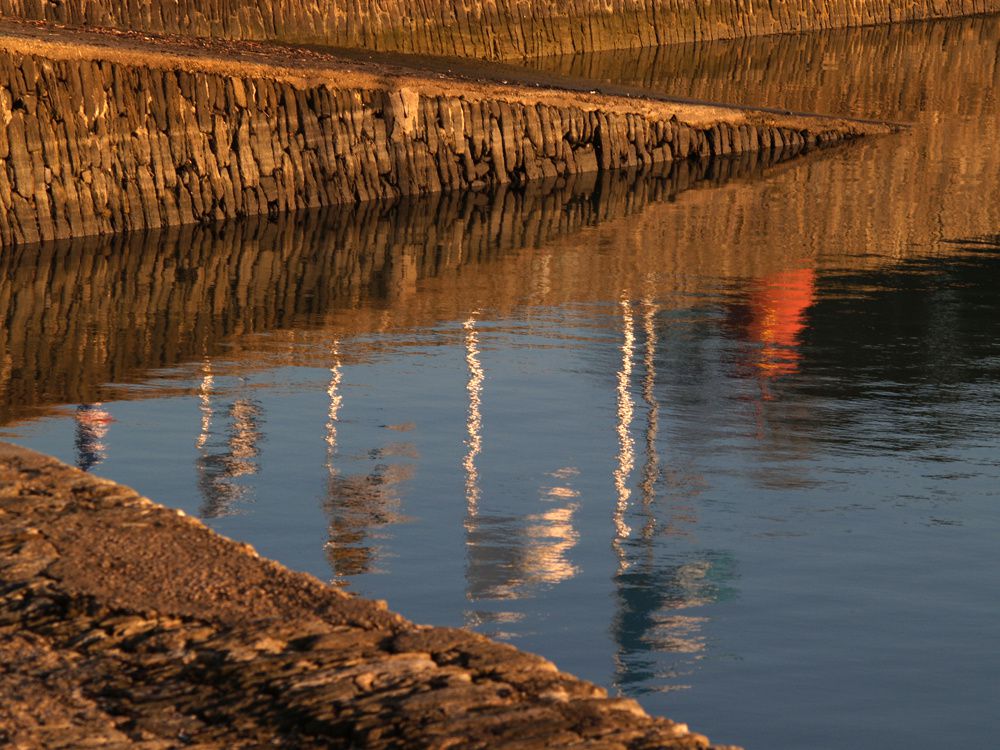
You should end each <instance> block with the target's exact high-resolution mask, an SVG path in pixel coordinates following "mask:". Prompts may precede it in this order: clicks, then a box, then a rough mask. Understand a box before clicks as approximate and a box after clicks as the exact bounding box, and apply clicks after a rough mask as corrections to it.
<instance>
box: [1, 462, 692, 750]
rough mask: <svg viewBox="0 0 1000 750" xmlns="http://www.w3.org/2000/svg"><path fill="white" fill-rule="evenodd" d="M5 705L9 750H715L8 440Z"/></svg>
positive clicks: (559, 677) (587, 688)
mask: <svg viewBox="0 0 1000 750" xmlns="http://www.w3.org/2000/svg"><path fill="white" fill-rule="evenodd" d="M0 695H2V696H3V700H2V701H0V743H2V744H3V745H4V746H5V747H13V748H37V747H48V748H61V747H65V748H78V747H96V746H101V747H111V748H126V747H128V748H131V747H141V748H157V749H161V748H175V747H188V746H197V747H204V748H210V747H211V748H216V747H218V748H221V747H226V748H251V747H265V746H267V747H331V748H348V747H350V748H372V749H375V748H402V747H407V748H442V749H443V748H487V747H488V748H515V747H516V748H559V747H574V748H594V749H596V748H607V749H608V750H611V749H612V748H614V749H615V750H627V749H634V750H647V749H648V750H652V748H676V749H678V750H681V749H685V750H694V749H695V748H707V747H708V746H709V743H708V740H707V739H706V738H705V737H704V736H702V735H699V734H695V733H692V732H690V731H688V728H687V727H686V726H685V725H683V724H676V723H674V722H671V721H668V720H666V719H655V718H651V717H649V716H648V715H647V714H646V713H645V712H644V711H643V710H642V709H641V708H640V707H639V705H638V704H637V703H635V701H632V700H629V699H621V698H617V699H616V698H608V697H607V695H606V693H605V691H604V690H602V689H601V688H599V687H597V686H595V685H592V684H590V683H587V682H584V681H582V680H579V679H576V678H574V677H571V676H569V675H566V674H563V673H561V672H559V671H558V670H557V669H556V668H555V667H554V666H553V665H552V664H551V663H550V662H548V661H546V660H545V659H542V658H540V657H538V656H533V655H530V654H526V653H523V652H521V651H518V650H517V649H515V648H513V647H511V646H507V645H502V644H499V643H496V642H493V641H490V640H489V639H487V638H484V637H483V636H480V635H476V634H474V633H470V632H467V631H462V630H454V629H445V628H427V627H420V626H416V625H414V624H413V623H410V622H408V621H406V620H404V619H403V618H402V617H400V616H399V615H396V614H393V613H391V612H389V611H387V610H386V609H385V607H384V605H380V603H378V602H371V601H366V600H363V599H358V598H355V597H352V596H348V595H347V594H344V593H342V592H339V591H337V590H336V589H332V588H330V587H327V586H324V585H323V584H322V583H320V582H319V581H317V580H316V579H314V578H312V577H310V576H306V575H302V574H297V573H292V572H290V571H288V570H287V569H285V568H283V567H281V566H279V565H277V564H276V563H272V562H269V561H266V560H262V559H260V558H259V557H258V556H257V555H256V554H255V553H254V552H253V551H252V550H250V549H249V548H248V547H246V546H245V545H240V544H237V543H235V542H231V541H229V540H226V539H223V538H222V537H219V536H218V535H216V534H214V533H212V532H211V531H209V530H208V529H207V528H206V527H205V526H203V525H202V524H200V523H198V522H197V521H193V520H191V519H188V518H186V517H181V516H179V515H178V514H176V513H175V512H173V511H170V510H168V509H166V508H163V507H162V506H157V505H155V504H153V503H152V502H150V501H149V500H146V499H145V498H142V497H140V496H139V495H137V494H136V493H135V492H133V491H131V490H129V489H127V488H125V487H122V486H120V485H116V484H114V483H112V482H108V481H106V480H101V479H97V478H95V477H93V476H90V475H87V474H83V473H82V472H79V471H76V470H74V469H71V468H69V467H67V466H65V465H63V464H60V463H59V462H58V461H55V460H54V459H49V458H46V457H44V456H40V455H39V454H36V453H32V452H29V451H24V450H21V449H18V448H15V447H14V446H10V445H6V444H3V445H0Z"/></svg>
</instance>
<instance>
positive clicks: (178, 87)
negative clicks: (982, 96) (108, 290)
mask: <svg viewBox="0 0 1000 750" xmlns="http://www.w3.org/2000/svg"><path fill="white" fill-rule="evenodd" d="M0 117H2V118H3V123H4V126H3V127H0V204H2V205H0V244H2V245H13V244H22V243H32V242H36V241H39V240H51V239H58V238H65V237H70V236H79V235H86V234H108V233H117V232H123V231H130V230H136V229H144V228H155V227H160V226H166V225H177V224H187V223H196V222H208V221H214V220H219V219H225V218H231V217H239V216H250V215H256V214H269V215H275V214H277V213H280V212H283V211H290V210H295V209H302V208H311V207H316V206H321V205H331V204H340V203H352V202H360V201H365V200H370V199H393V198H397V197H399V196H402V195H420V194H426V193H433V192H438V191H441V190H449V189H452V190H453V189H472V190H481V189H486V188H489V187H494V186H497V185H503V184H515V185H518V184H522V183H525V182H529V181H533V180H539V179H543V178H550V179H556V180H558V179H565V178H566V177H568V176H570V175H574V174H581V173H587V172H593V171H602V170H610V169H636V170H644V169H649V168H651V167H653V166H655V165H658V164H666V163H670V162H673V161H678V160H685V159H696V158H703V157H708V156H713V155H728V154H739V153H744V152H748V151H762V152H764V153H766V154H767V155H768V156H769V158H771V157H773V156H774V155H778V156H780V155H782V154H786V153H787V154H794V153H798V152H801V151H803V150H807V149H809V148H812V147H814V146H816V145H822V144H827V143H831V142H836V141H840V140H844V139H849V138H853V137H856V136H859V135H865V134H871V133H884V132H888V131H889V130H890V129H891V128H890V127H889V126H887V125H883V124H878V123H870V122H863V121H857V120H844V119H836V118H826V117H819V116H807V115H793V114H791V113H789V114H778V113H773V112H760V111H754V110H747V109H737V108H728V107H722V106H707V105H705V106H701V105H691V104H682V103H676V102H669V101H654V100H636V99H629V98H625V97H611V96H602V95H599V94H586V93H579V92H567V91H559V90H554V89H549V90H545V89H535V88H528V87H519V86H514V85H511V86H503V85H498V84H493V83H482V82H480V83H476V82H474V81H470V80H462V79H457V78H445V77H442V76H428V75H421V74H420V73H418V72H415V71H409V70H402V69H391V68H387V67H386V66H384V65H366V64H363V63H351V64H350V65H346V64H345V63H344V61H342V60H338V59H337V58H334V57H330V56H328V55H324V54H319V53H307V52H306V51H304V50H295V49H285V50H275V49H274V48H272V47H268V46H263V47H262V46H258V45H253V44H250V43H239V44H222V43H214V44H212V43H207V42H202V41H195V40H185V39H177V38H174V39H170V40H164V39H158V40H157V39H148V38H146V37H141V38H140V37H138V36H137V35H130V34H111V33H101V34H98V33H89V32H87V33H85V32H67V31H61V30H56V29H51V28H45V27H36V26H31V25H24V24H13V23H5V24H2V25H0Z"/></svg>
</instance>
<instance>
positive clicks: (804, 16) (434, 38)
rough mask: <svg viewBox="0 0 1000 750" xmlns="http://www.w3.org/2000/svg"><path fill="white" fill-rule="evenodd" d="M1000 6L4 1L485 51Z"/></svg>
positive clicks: (639, 0)
mask: <svg viewBox="0 0 1000 750" xmlns="http://www.w3.org/2000/svg"><path fill="white" fill-rule="evenodd" d="M998 11H1000V0H770V1H769V0H714V1H712V2H709V1H708V0H563V1H561V2H556V1H555V0H484V1H483V2H467V1H466V0H365V1H364V2H356V1H355V0H126V1H125V2H122V1H121V0H60V2H53V1H50V0H0V15H4V16H8V17H14V18H27V19H35V20H46V21H54V22H57V23H64V24H70V25H96V26H104V27H111V28H116V29H126V30H136V31H147V32H154V33H158V32H162V33H176V34H187V35H194V36H211V37H220V38H226V39H256V40H279V41H284V42H298V43H305V42H308V43H317V44H326V45H334V46H344V47H360V48H364V49H371V50H390V51H398V52H416V53H426V54H437V55H457V56H467V57H477V58H485V59H493V60H499V59H514V58H520V57H525V56H534V55H547V54H560V53H570V52H581V51H595V50H607V49H624V48H634V47H640V46H650V45H657V44H670V43H675V42H690V41H700V40H707V39H732V38H738V37H746V36H756V35H761V34H776V33H787V32H798V31H811V30H816V29H831V28H843V27H848V26H864V25H871V24H877V23H890V22H898V21H908V20H919V19H931V18H948V17H955V16H963V15H971V14H976V13H991V12H998Z"/></svg>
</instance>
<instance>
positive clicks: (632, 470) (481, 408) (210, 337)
mask: <svg viewBox="0 0 1000 750" xmlns="http://www.w3.org/2000/svg"><path fill="white" fill-rule="evenodd" d="M998 60H1000V22H998V21H995V20H983V19H973V20H968V21H961V22H953V23H951V22H950V23H942V24H932V25H922V26H913V27H904V28H893V29H870V30H862V31H856V32H844V33H835V34H824V35H809V36H801V37H783V38H768V39H758V40H751V41H745V42H739V43H720V44H711V45H703V46H700V47H674V48H669V49H662V50H654V51H650V52H647V53H636V54H633V55H631V56H630V55H629V54H622V53H615V54H613V55H592V56H586V57H576V58H560V59H548V60H540V61H536V62H535V63H534V65H535V66H536V67H539V68H541V69H543V70H546V71H551V72H556V73H559V74H563V75H572V76H579V77H583V78H587V79H591V80H601V81H613V82H616V83H623V84H627V85H635V86H643V87H647V88H650V89H655V90H657V91H661V92H667V93H671V94H676V95H680V96H687V97H695V98H703V99H722V100H730V101H737V100H738V101H743V102H746V103H750V104H768V105H773V106H780V107H787V108H790V109H805V110H818V111H826V112H835V113H845V114H857V115H865V116H876V117H887V118H892V119H896V120H904V121H908V122H912V123H914V127H913V128H912V130H911V131H910V132H908V133H906V134H904V135H901V136H898V137H892V138H880V139H875V140H870V141H868V142H864V143H859V144H857V145H854V146H851V147H848V148H843V149H838V150H833V151H824V152H821V153H818V154H813V155H810V156H808V157H806V158H804V159H795V160H791V161H788V162H785V163H780V164H770V165H764V164H758V163H756V162H754V161H753V160H751V159H746V160H743V161H741V162H737V163H726V164H714V165H701V166H692V167H690V168H687V167H686V168H685V170H684V171H682V172H675V173H673V174H671V175H662V176H659V177H650V176H634V175H632V176H629V175H618V176H615V177H613V178H607V179H604V180H602V181H595V180H594V179H593V178H589V179H584V180H580V181H578V182H576V183H573V184H570V185H565V186H541V187H538V188H533V189H532V191H530V192H529V193H524V194H518V193H514V192H508V193H501V194H498V195H496V196H492V197H481V196H480V197H474V196H445V197H437V198H432V199H427V200H423V201H413V202H409V203H405V204H400V205H397V206H392V207H390V206H378V205H371V206H364V207H361V208H356V209H344V210H339V211H332V212H327V213H322V214H311V215H305V216H300V217H294V218H289V217H285V218H283V219H282V220H281V221H279V222H277V223H273V224H266V223H249V224H243V225H225V226H221V227H216V228H189V229H183V230H177V231H173V232H164V233H161V234H153V235H148V236H144V237H132V238H125V239H123V238H117V239H105V240H90V241H85V242H78V243H67V244H62V245H56V246H51V247H45V248H35V249H27V250H22V251H19V252H18V253H17V254H14V255H13V256H11V257H6V258H4V259H3V266H4V267H3V273H2V274H0V309H3V311H4V314H5V321H6V324H5V326H4V327H3V328H2V329H0V345H2V351H3V359H2V361H0V419H2V421H3V424H4V425H5V427H4V428H3V430H2V435H3V437H5V438H7V439H11V440H14V441H16V442H19V443H21V444H24V445H28V446H30V447H33V448H37V449H39V450H42V451H45V452H48V453H52V454H54V455H57V456H59V457H60V458H62V459H64V460H66V461H68V462H71V463H75V464H77V465H79V466H81V467H83V468H86V469H88V470H91V471H94V472H96V473H99V474H102V475H105V476H108V477H111V478H114V479H116V480H119V481H122V482H125V483H127V484H131V485H133V486H135V487H137V488H138V489H139V490H141V491H142V492H144V493H146V494H148V495H150V496H152V497H154V498H156V499H158V500H160V501H163V502H166V503H168V504H172V505H175V506H176V507H179V508H183V509H184V510H186V511H187V512H189V513H192V514H197V515H199V516H200V517H202V518H203V519H205V520H206V521H207V522H208V523H209V524H211V525H212V526H213V527H214V528H216V529H218V530H219V531H221V532H222V533H224V534H227V535H230V536H233V537H236V538H238V539H242V540H246V541H249V542H251V543H252V544H254V545H255V546H256V547H257V548H258V549H259V550H260V551H261V553H263V554H265V555H268V556H271V557H274V558H277V559H279V560H281V561H283V562H285V563H286V564H288V565H290V566H292V567H294V568H297V569H301V570H306V571H309V572H311V573H313V574H315V575H317V576H319V577H320V578H322V579H324V580H329V581H334V582H336V583H337V584H339V585H343V586H345V587H347V588H348V589H350V590H352V591H356V592H359V593H361V594H364V595H367V596H374V597H379V598H385V599H387V600H388V601H389V604H390V605H391V606H392V607H393V608H394V609H397V610H399V611H401V612H403V613H404V614H406V615H407V616H409V617H411V618H413V619H415V620H417V621H421V622H430V623H435V624H442V625H465V626H468V627H471V628H474V629H476V630H479V631H481V632H484V633H488V634H490V635H493V636H495V637H499V638H503V639H508V640H510V641H511V642H513V643H515V644H517V645H518V646H521V647H523V648H526V649H530V650H532V651H537V652H540V653H542V654H544V655H545V656H547V657H550V658H552V659H553V660H555V661H556V662H557V663H558V664H559V665H560V666H561V667H563V668H565V669H568V670H570V671H573V672H575V673H578V674H580V675H581V676H584V677H587V678H589V679H592V680H595V681H598V682H600V683H603V684H606V685H610V686H612V687H613V689H614V690H618V691H620V692H622V693H625V694H628V695H632V696H636V697H638V698H639V700H640V701H642V702H643V703H644V705H646V706H647V707H648V708H650V709H651V710H653V711H657V712H665V713H667V714H669V715H672V716H674V717H676V718H678V719H681V720H684V721H687V722H689V723H690V724H691V725H692V726H693V727H694V728H696V729H698V730H700V731H703V732H706V733H708V734H709V735H710V736H712V737H713V738H714V739H715V740H717V741H720V742H739V743H742V744H745V745H747V746H748V747H750V748H754V747H757V748H764V747H775V748H884V747H890V748H895V747H904V746H906V747H913V748H932V747H934V748H937V747H959V746H963V745H968V746H977V747H979V746H984V747H990V746H992V745H994V744H995V742H996V739H995V738H996V735H997V730H998V728H1000V727H998V723H1000V722H998V719H997V706H998V704H1000V677H998V675H1000V624H998V620H1000V596H998V590H1000V545H998V544H997V539H998V534H1000V505H998V501H1000V498H998V490H997V487H998V486H1000V426H998V416H1000V298H998V296H997V293H996V289H997V288H998V285H1000V242H998V241H997V239H996V235H997V234H998V233H1000V203H998V200H997V196H998V195H1000V148H998V146H997V143H998V140H1000V138H998V136H1000V111H998V106H997V102H996V100H995V98H994V90H995V89H996V84H997V83H998V81H997V78H998V73H1000V67H998ZM871 61H876V62H875V63H872V62H871Z"/></svg>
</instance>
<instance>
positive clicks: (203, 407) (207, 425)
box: [195, 359, 215, 450]
mask: <svg viewBox="0 0 1000 750" xmlns="http://www.w3.org/2000/svg"><path fill="white" fill-rule="evenodd" d="M201 369H202V376H201V386H200V387H199V388H198V409H199V410H200V411H201V432H199V433H198V440H197V441H196V442H195V447H196V448H198V450H201V449H202V448H204V447H205V443H206V442H208V436H209V435H210V434H211V432H212V386H213V384H214V383H215V378H213V377H212V362H211V361H210V360H208V359H206V360H205V363H204V364H203V365H202V368H201Z"/></svg>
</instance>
